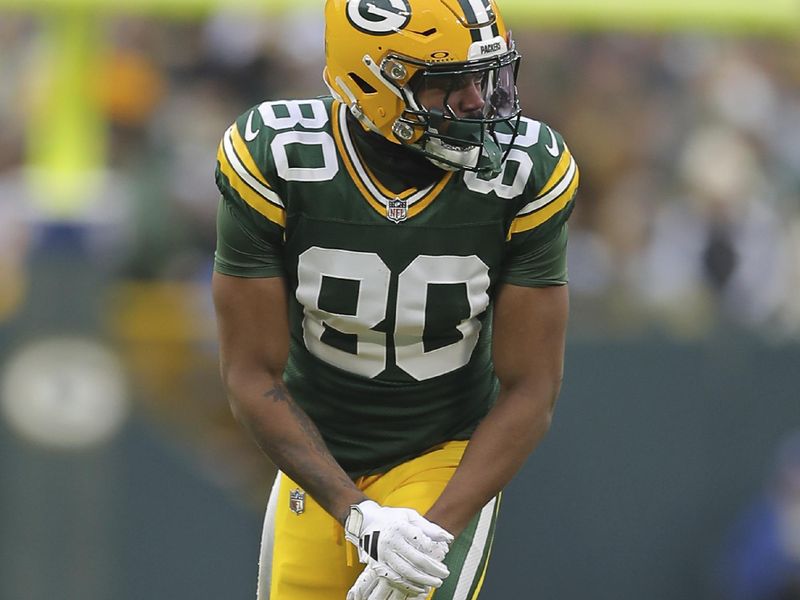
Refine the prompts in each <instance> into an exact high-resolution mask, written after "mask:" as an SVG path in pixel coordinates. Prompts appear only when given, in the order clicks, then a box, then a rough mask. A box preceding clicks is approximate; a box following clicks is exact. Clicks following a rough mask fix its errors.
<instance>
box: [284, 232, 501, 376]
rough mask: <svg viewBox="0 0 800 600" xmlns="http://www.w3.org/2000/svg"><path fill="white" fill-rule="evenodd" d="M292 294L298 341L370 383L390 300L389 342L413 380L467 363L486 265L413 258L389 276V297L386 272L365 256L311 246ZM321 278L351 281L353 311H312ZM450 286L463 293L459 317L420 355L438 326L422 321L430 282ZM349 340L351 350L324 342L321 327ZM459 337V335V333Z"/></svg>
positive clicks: (380, 355) (383, 357)
mask: <svg viewBox="0 0 800 600" xmlns="http://www.w3.org/2000/svg"><path fill="white" fill-rule="evenodd" d="M297 276H298V284H297V291H296V297H297V300H298V301H299V302H300V304H301V305H302V306H303V340H304V342H305V345H306V347H307V348H308V350H309V351H310V352H311V353H312V354H314V355H315V356H317V357H318V358H320V359H322V360H324V361H325V362H327V363H330V364H332V365H334V366H336V367H338V368H340V369H344V370H346V371H349V372H351V373H355V374H358V375H361V376H364V377H369V378H374V377H377V376H378V375H379V374H380V373H381V372H383V371H384V370H385V369H386V367H387V359H388V352H387V349H388V348H387V346H388V343H389V341H388V340H389V336H388V335H387V334H386V333H383V332H381V331H377V330H376V329H375V328H376V326H378V325H379V324H380V323H381V322H383V321H384V320H385V319H386V316H387V310H388V307H389V304H390V302H392V303H393V304H394V306H395V308H396V313H395V315H396V316H395V327H394V332H393V333H394V334H393V336H392V340H393V343H394V356H395V362H396V364H397V366H398V367H400V368H401V369H402V370H403V371H405V372H406V373H408V374H409V375H410V376H411V377H413V378H414V379H416V380H418V381H423V380H426V379H431V378H432V377H437V376H439V375H444V374H445V373H449V372H451V371H454V370H456V369H458V368H460V367H463V366H464V365H466V364H467V363H468V362H469V359H470V357H471V356H472V352H473V350H474V349H475V345H476V344H477V343H478V334H479V333H480V330H481V322H480V321H479V320H478V319H477V317H478V316H479V315H480V314H481V313H483V312H484V311H485V310H486V307H487V306H488V305H489V295H488V289H489V267H488V266H486V264H485V263H484V262H483V261H482V260H481V259H480V258H479V257H477V256H474V255H472V256H429V255H420V256H417V257H416V258H415V259H414V260H413V261H411V263H410V264H409V265H408V266H407V267H406V268H405V269H404V270H403V271H402V272H401V273H399V275H397V286H396V292H395V294H394V297H393V298H390V297H389V294H390V287H391V283H392V273H391V271H390V270H389V268H388V267H387V266H386V263H384V262H383V260H382V259H381V258H380V256H378V255H377V254H375V253H373V252H354V251H350V250H340V249H333V248H320V247H316V246H315V247H312V248H309V249H308V250H306V251H305V252H303V253H302V254H301V255H300V257H299V262H298V267H297ZM325 277H330V278H335V279H340V280H348V281H351V282H356V285H357V288H358V295H357V301H356V304H355V310H354V311H352V312H350V313H348V314H340V313H335V312H332V311H331V310H325V309H324V308H321V307H320V297H321V294H322V287H323V279H324V278H325ZM435 284H456V285H457V286H459V287H460V288H461V289H463V290H464V293H465V296H466V298H465V300H466V304H467V305H468V307H469V315H468V316H467V318H463V319H458V321H457V322H453V323H452V327H454V328H455V330H457V332H458V333H456V332H455V331H453V332H451V333H453V334H455V335H453V336H450V338H449V339H452V340H455V341H451V342H450V343H448V344H446V345H444V346H441V347H437V348H435V349H429V350H427V351H426V347H425V343H424V341H423V334H424V333H425V332H426V331H428V330H435V329H438V330H440V331H441V327H439V328H437V327H435V324H433V323H430V322H429V320H430V318H431V316H432V315H431V311H430V310H429V307H428V306H427V304H428V297H429V295H428V291H429V287H430V286H431V285H435ZM331 328H332V329H333V330H335V331H338V332H340V333H342V334H345V335H349V336H351V337H354V338H355V339H356V344H355V352H348V351H346V350H343V349H341V348H337V347H335V346H333V345H331V344H328V343H326V342H325V341H324V339H325V333H326V331H327V330H328V329H331ZM459 334H460V335H459Z"/></svg>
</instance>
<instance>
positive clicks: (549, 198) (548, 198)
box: [517, 157, 578, 217]
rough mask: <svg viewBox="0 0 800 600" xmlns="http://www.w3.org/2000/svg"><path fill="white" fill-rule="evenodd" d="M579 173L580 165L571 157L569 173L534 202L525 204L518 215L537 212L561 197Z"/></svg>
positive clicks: (522, 215)
mask: <svg viewBox="0 0 800 600" xmlns="http://www.w3.org/2000/svg"><path fill="white" fill-rule="evenodd" d="M577 174H578V165H577V163H576V162H575V159H573V158H572V157H570V159H569V169H567V173H566V174H565V175H564V177H562V178H561V181H559V183H558V185H556V186H555V187H553V188H551V189H550V191H549V192H547V193H546V194H544V195H543V196H542V195H540V196H538V197H537V198H536V199H535V200H534V201H533V202H529V203H528V204H526V205H525V206H523V207H522V209H521V210H520V211H519V212H518V213H517V217H524V216H526V215H529V214H531V213H533V212H536V211H537V210H540V209H542V208H544V207H545V206H547V205H548V204H550V203H551V202H554V201H556V200H558V199H559V198H561V195H562V194H563V193H564V190H565V189H568V188H569V187H570V186H571V185H572V184H573V183H574V181H575V178H576V177H577Z"/></svg>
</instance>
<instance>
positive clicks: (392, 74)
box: [383, 60, 408, 81]
mask: <svg viewBox="0 0 800 600" xmlns="http://www.w3.org/2000/svg"><path fill="white" fill-rule="evenodd" d="M383 72H384V73H385V74H386V76H387V77H389V78H390V79H394V80H395V81H401V80H403V79H405V78H406V75H408V71H407V70H406V68H405V67H404V66H403V65H402V64H400V63H399V62H397V61H395V60H388V61H386V63H384V65H383Z"/></svg>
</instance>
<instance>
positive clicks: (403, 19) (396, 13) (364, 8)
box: [347, 0, 411, 35]
mask: <svg viewBox="0 0 800 600" xmlns="http://www.w3.org/2000/svg"><path fill="white" fill-rule="evenodd" d="M347 18H348V20H349V21H350V22H351V23H352V24H353V27H355V28H356V29H358V30H359V31H363V32H364V33H371V34H373V35H389V34H390V33H395V32H397V31H400V30H401V29H403V28H404V27H405V26H406V25H408V22H409V21H410V20H411V7H410V6H409V5H408V2H406V0H348V2H347Z"/></svg>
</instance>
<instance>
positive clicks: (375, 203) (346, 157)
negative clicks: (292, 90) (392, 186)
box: [331, 101, 453, 218]
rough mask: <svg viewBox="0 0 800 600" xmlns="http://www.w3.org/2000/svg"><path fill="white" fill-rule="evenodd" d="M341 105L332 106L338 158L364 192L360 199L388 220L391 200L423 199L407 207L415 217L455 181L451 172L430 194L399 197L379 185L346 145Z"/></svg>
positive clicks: (413, 190) (415, 191)
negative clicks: (361, 170)
mask: <svg viewBox="0 0 800 600" xmlns="http://www.w3.org/2000/svg"><path fill="white" fill-rule="evenodd" d="M340 107H341V103H340V102H338V101H335V102H334V103H333V110H332V111H331V112H332V113H333V133H334V136H333V137H334V141H335V142H336V147H337V148H338V149H339V154H340V155H341V156H342V158H343V162H344V165H345V168H346V169H347V172H348V173H349V175H350V178H351V179H352V180H353V183H355V184H356V187H357V188H358V190H359V191H360V192H361V195H362V196H364V198H365V199H366V200H367V202H369V204H370V206H372V208H373V209H374V210H375V211H376V212H377V213H379V214H381V215H383V216H386V204H385V203H386V202H388V201H389V200H390V199H394V198H400V199H403V200H405V199H408V198H411V197H412V196H414V195H420V194H422V196H421V197H420V198H418V199H416V200H415V199H412V201H411V202H410V203H409V207H408V217H409V218H411V217H415V216H416V215H418V214H419V213H421V212H422V211H423V210H425V209H426V208H427V207H428V206H430V204H431V203H432V202H433V201H434V200H435V199H436V198H437V197H438V196H439V194H441V192H442V190H443V189H444V188H445V186H446V185H447V184H448V183H449V181H450V180H451V179H452V178H453V173H452V172H448V173H446V174H445V175H444V176H443V177H442V179H441V180H439V181H438V182H437V183H436V185H434V186H432V187H431V188H430V189H428V191H427V192H426V191H425V190H422V191H419V190H418V189H416V188H411V189H408V190H404V191H403V192H402V193H400V194H395V193H394V192H392V191H390V190H389V189H387V188H386V187H385V186H384V185H383V184H381V182H380V181H378V179H377V177H375V175H374V174H373V173H372V171H370V169H369V167H367V165H366V163H365V162H364V161H363V160H362V159H361V157H360V156H359V154H358V150H357V149H356V148H355V147H353V149H352V151H350V149H349V147H348V145H347V144H346V143H345V141H344V137H343V136H344V134H343V129H344V127H345V126H346V125H345V123H344V119H343V118H342V117H341V114H342V110H341V108H340ZM356 160H358V161H359V165H360V166H361V167H362V168H363V171H364V173H365V174H366V177H367V179H368V180H369V183H370V184H371V185H372V186H373V188H374V190H373V191H370V190H369V188H368V186H367V185H366V182H365V181H364V177H363V175H362V174H361V173H360V171H359V169H358V168H357V166H356V164H355V161H356ZM374 191H377V192H379V193H380V194H382V195H383V196H385V198H384V199H381V198H379V197H376V195H375V193H374Z"/></svg>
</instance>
